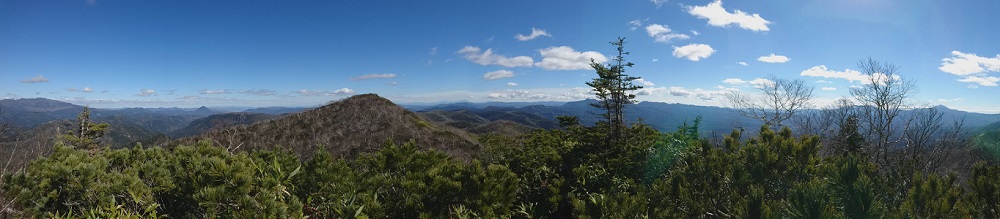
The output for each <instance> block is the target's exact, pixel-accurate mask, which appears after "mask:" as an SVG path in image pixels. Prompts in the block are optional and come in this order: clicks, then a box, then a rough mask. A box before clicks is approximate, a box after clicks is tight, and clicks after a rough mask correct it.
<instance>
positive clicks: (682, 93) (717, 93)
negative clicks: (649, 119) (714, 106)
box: [667, 86, 739, 101]
mask: <svg viewBox="0 0 1000 219" xmlns="http://www.w3.org/2000/svg"><path fill="white" fill-rule="evenodd" d="M667 92H668V93H669V94H670V95H671V96H677V97H687V98H697V99H701V100H706V101H711V100H716V99H718V98H720V97H723V96H725V95H726V94H728V93H731V92H739V90H738V89H735V88H726V87H721V86H720V87H718V90H705V89H701V88H697V89H687V88H684V87H670V89H669V90H667Z"/></svg>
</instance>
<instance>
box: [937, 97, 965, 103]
mask: <svg viewBox="0 0 1000 219" xmlns="http://www.w3.org/2000/svg"><path fill="white" fill-rule="evenodd" d="M962 100H965V98H955V99H938V100H937V101H938V102H945V103H947V102H955V101H962Z"/></svg>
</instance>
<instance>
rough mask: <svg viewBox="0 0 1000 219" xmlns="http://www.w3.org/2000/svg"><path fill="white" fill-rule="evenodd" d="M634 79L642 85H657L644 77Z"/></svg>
mask: <svg viewBox="0 0 1000 219" xmlns="http://www.w3.org/2000/svg"><path fill="white" fill-rule="evenodd" d="M632 81H635V82H636V83H639V84H641V85H642V86H654V85H656V84H653V82H652V81H647V80H646V79H642V78H639V79H635V80H632Z"/></svg>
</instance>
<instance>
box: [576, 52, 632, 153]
mask: <svg viewBox="0 0 1000 219" xmlns="http://www.w3.org/2000/svg"><path fill="white" fill-rule="evenodd" d="M611 45H614V46H616V47H617V49H618V55H617V56H615V57H614V58H612V59H611V62H609V63H608V64H607V65H605V64H603V63H599V62H596V61H594V60H593V59H591V63H590V66H591V67H593V68H594V71H596V72H597V78H594V79H593V80H591V81H590V82H587V85H588V86H590V87H591V88H593V89H592V90H593V91H594V93H595V95H597V99H598V100H599V101H600V102H598V103H594V104H591V105H592V106H594V107H596V108H598V109H601V110H602V111H604V113H602V114H601V115H602V116H603V117H604V120H605V122H607V124H608V130H607V132H608V133H607V137H606V138H605V139H606V140H605V141H606V142H605V143H607V144H609V145H610V144H612V143H619V141H621V140H622V139H625V136H624V134H625V133H624V132H623V130H624V129H625V127H626V126H625V106H626V105H628V104H633V103H635V102H636V101H635V100H634V99H635V94H633V93H631V91H635V90H639V89H642V86H639V85H635V84H632V81H633V80H637V79H640V77H633V76H629V75H627V74H625V67H632V66H633V65H635V64H633V63H631V62H626V61H625V57H624V56H625V55H628V54H629V53H628V52H625V38H623V37H619V38H618V41H615V42H611Z"/></svg>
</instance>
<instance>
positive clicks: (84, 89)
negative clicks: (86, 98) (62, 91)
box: [81, 87, 94, 93]
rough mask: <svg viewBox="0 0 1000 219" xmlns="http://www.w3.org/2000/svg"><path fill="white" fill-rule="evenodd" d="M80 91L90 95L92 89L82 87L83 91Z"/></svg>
mask: <svg viewBox="0 0 1000 219" xmlns="http://www.w3.org/2000/svg"><path fill="white" fill-rule="evenodd" d="M81 91H82V92H84V93H90V92H94V89H90V87H84V88H83V90H81Z"/></svg>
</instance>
